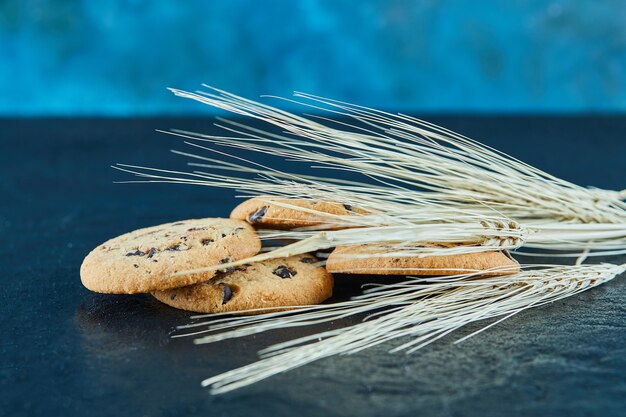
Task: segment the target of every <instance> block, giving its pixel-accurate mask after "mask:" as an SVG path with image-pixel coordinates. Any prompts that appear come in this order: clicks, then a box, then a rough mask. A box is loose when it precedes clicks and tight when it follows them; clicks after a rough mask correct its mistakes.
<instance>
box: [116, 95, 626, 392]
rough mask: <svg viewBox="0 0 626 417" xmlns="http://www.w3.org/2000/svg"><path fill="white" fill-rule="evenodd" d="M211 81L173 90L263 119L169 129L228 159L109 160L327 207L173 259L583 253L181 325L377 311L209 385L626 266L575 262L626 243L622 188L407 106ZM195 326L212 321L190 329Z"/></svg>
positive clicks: (597, 280) (296, 322) (429, 329)
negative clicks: (405, 111) (282, 97)
mask: <svg viewBox="0 0 626 417" xmlns="http://www.w3.org/2000/svg"><path fill="white" fill-rule="evenodd" d="M209 89H210V91H199V92H196V93H190V92H185V91H181V90H175V89H172V91H173V92H174V94H176V95H177V96H181V97H185V98H190V99H193V100H196V101H199V102H201V103H205V104H208V105H211V106H215V107H218V108H220V109H223V110H226V111H230V112H233V113H235V114H238V115H241V116H245V117H250V118H253V119H256V120H257V121H260V122H263V123H265V124H266V126H267V127H266V128H263V129H261V128H257V127H252V126H249V125H246V124H242V123H239V122H235V121H229V120H222V119H220V120H221V121H220V123H219V124H218V126H220V127H222V128H223V129H224V131H225V135H224V136H215V135H202V134H198V133H192V132H185V131H172V132H165V133H169V134H172V135H175V136H177V137H181V138H184V139H185V142H184V143H185V144H187V145H189V146H191V147H193V148H194V150H195V151H198V150H200V151H203V152H210V153H213V154H216V155H218V156H219V157H220V158H221V157H226V158H231V160H223V159H219V158H213V157H210V156H203V155H200V154H196V153H190V152H180V151H174V152H175V153H178V154H180V155H182V156H185V157H188V158H192V159H193V161H194V162H191V163H190V164H189V165H190V166H192V167H194V170H192V171H189V172H186V171H173V170H163V169H156V168H148V167H140V166H133V165H125V164H118V165H117V166H115V168H117V169H120V170H122V171H126V172H129V173H132V174H134V175H137V176H138V177H140V180H138V181H127V182H166V183H177V184H189V185H201V186H211V187H222V188H230V189H235V190H238V191H240V193H241V194H242V195H243V196H262V197H261V199H262V200H264V201H266V202H268V203H271V204H276V205H282V206H283V207H285V208H290V209H294V210H300V211H305V212H308V213H309V214H312V215H314V216H316V217H317V218H320V219H323V220H324V221H323V224H321V225H318V226H315V227H309V228H301V229H295V230H290V231H264V232H262V233H261V234H262V237H263V238H264V239H265V240H267V241H272V240H276V241H280V240H285V239H295V240H296V242H295V243H293V244H289V245H286V246H280V247H278V248H276V249H273V250H271V251H269V252H262V253H260V254H259V255H257V256H254V257H252V258H248V259H244V260H241V261H237V262H232V263H229V264H220V265H219V266H208V267H206V268H201V269H197V270H192V271H181V272H179V273H178V274H188V273H194V272H201V271H208V270H214V269H222V268H227V267H232V266H237V265H240V264H243V263H248V262H254V261H262V260H265V259H270V258H276V257H286V256H291V255H295V254H300V253H305V252H314V251H317V250H320V249H327V248H331V247H335V246H338V245H349V244H372V245H382V246H384V248H385V249H384V251H381V253H380V254H377V255H376V256H417V257H424V256H433V255H454V254H462V253H472V252H482V251H491V250H515V249H518V248H520V247H522V246H523V247H524V248H527V249H530V250H531V251H532V250H540V251H546V250H547V251H558V253H557V254H555V256H577V257H578V260H577V265H575V266H569V267H563V266H552V267H548V268H544V269H540V270H526V271H523V272H520V273H517V274H515V275H509V276H506V277H494V278H480V279H479V278H478V277H477V276H476V274H467V273H465V274H462V275H457V276H455V277H443V278H433V279H409V280H408V281H406V282H404V283H401V284H388V285H382V286H379V287H375V288H372V289H370V290H368V291H367V292H366V293H364V294H363V295H361V296H359V297H356V298H354V299H352V300H350V301H346V302H343V303H336V304H333V305H322V306H307V307H302V308H299V309H298V310H297V311H296V312H295V313H294V312H291V311H287V312H274V313H266V314H263V315H261V316H255V317H243V318H234V319H232V318H222V319H218V320H212V321H210V322H209V323H200V324H194V325H190V326H186V328H188V329H189V330H190V333H188V334H190V335H191V334H194V335H197V334H203V333H206V332H209V333H211V334H208V335H206V336H203V337H201V338H200V339H198V340H197V341H196V342H197V343H209V342H214V341H218V340H223V339H226V338H232V337H241V336H245V335H249V334H254V333H258V332H262V331H266V330H270V329H274V328H282V327H292V326H306V325H311V324H318V323H324V322H328V321H331V320H336V319H340V318H342V317H346V316H351V315H354V314H361V313H368V314H369V316H368V320H366V321H364V322H363V323H359V324H357V325H354V326H349V327H345V328H342V329H336V330H332V331H328V332H323V333H320V334H315V335H310V336H307V337H304V338H300V339H296V340H292V341H288V342H285V343H282V344H278V345H274V346H271V347H269V348H267V349H265V350H264V351H262V352H261V354H262V359H261V360H260V361H258V362H256V363H253V364H251V365H248V366H245V367H242V368H239V369H235V370H232V371H230V372H226V373H224V374H221V375H218V376H215V377H213V378H209V379H207V380H205V381H204V382H203V385H205V386H211V390H212V392H214V393H222V392H227V391H230V390H233V389H236V388H239V387H242V386H246V385H248V384H251V383H253V382H256V381H259V380H262V379H264V378H267V377H269V376H272V375H275V374H277V373H280V372H284V371H287V370H289V369H293V368H295V367H298V366H302V365H304V364H306V363H309V362H312V361H314V360H317V359H321V358H324V357H327V356H331V355H335V354H350V353H354V352H358V351H360V350H362V349H366V348H368V347H371V346H374V345H377V344H379V343H383V342H386V341H390V340H393V339H397V338H400V337H405V336H409V337H412V339H411V340H410V341H408V342H405V343H403V344H401V345H399V346H397V347H396V348H394V349H393V351H399V350H406V351H408V352H412V351H414V350H416V349H419V348H420V347H423V346H425V345H427V344H428V343H431V342H432V341H434V340H437V339H438V338H441V337H443V336H445V335H446V334H449V333H450V332H452V331H454V330H456V329H458V328H460V327H462V326H464V325H465V324H468V323H471V322H474V321H478V320H483V319H488V318H496V317H499V318H500V319H499V320H498V321H496V322H494V323H492V324H490V325H489V326H491V325H493V324H495V323H498V322H499V321H501V320H503V319H505V318H507V317H510V316H512V315H514V314H516V313H518V312H520V311H523V310H525V309H527V308H531V307H535V306H539V305H543V304H546V303H548V302H552V301H555V300H558V299H561V298H565V297H569V296H571V295H574V294H577V293H578V292H581V291H584V290H586V289H588V288H591V287H594V286H596V285H599V284H601V283H603V282H606V281H608V280H610V279H613V278H614V277H615V276H616V275H618V274H620V273H622V272H624V269H625V266H624V265H621V266H618V265H610V264H602V265H578V264H580V263H582V261H583V260H584V259H585V258H586V257H587V256H592V255H615V254H621V253H626V203H624V202H623V201H622V200H624V198H626V190H624V191H620V192H617V191H609V190H600V189H595V188H584V187H580V186H577V185H575V184H572V183H570V182H567V181H564V180H562V179H559V178H556V177H554V176H552V175H549V174H547V173H544V172H543V171H540V170H538V169H536V168H534V167H531V166H529V165H527V164H525V163H523V162H521V161H519V160H516V159H514V158H512V157H510V156H508V155H506V154H503V153H501V152H499V151H497V150H494V149H491V148H489V147H486V146H484V145H481V144H479V143H478V142H475V141H473V140H471V139H469V138H466V137H464V136H461V135H459V134H456V133H454V132H451V131H449V130H447V129H444V128H441V127H438V126H435V125H433V124H430V123H428V122H424V121H421V120H418V119H415V118H411V117H409V116H405V115H402V114H398V115H392V114H389V113H385V112H381V111H378V110H374V109H369V108H365V107H361V106H356V105H352V104H347V103H342V102H339V101H335V100H330V99H324V98H320V97H316V96H312V95H307V94H302V93H296V94H295V97H296V99H297V100H298V101H296V100H290V101H293V102H297V103H299V104H302V105H304V106H307V107H309V108H312V109H314V110H316V111H319V110H323V111H327V112H329V113H330V114H331V115H332V116H334V117H337V116H340V117H343V118H344V119H341V120H336V119H335V120H332V119H330V118H327V117H325V116H319V115H317V116H310V117H303V116H299V115H295V114H291V113H288V112H286V111H283V110H280V109H277V108H274V107H271V106H268V105H265V104H262V103H257V102H254V101H251V100H247V99H245V98H242V97H238V96H235V95H233V94H230V93H227V92H224V91H221V90H217V89H212V88H210V87H209ZM346 120H349V122H348V121H346ZM188 139H190V140H191V141H190V140H188ZM215 146H218V147H226V148H235V149H245V150H253V151H256V152H260V153H266V154H270V155H274V156H278V157H282V158H284V159H286V160H293V161H298V162H304V163H308V164H311V168H323V169H325V170H326V172H325V173H326V174H327V173H328V171H330V172H332V171H333V170H345V171H351V172H355V173H358V174H361V175H362V176H364V177H365V178H366V179H367V181H354V180H343V179H337V178H333V176H332V175H309V174H307V175H298V174H294V173H288V172H282V171H280V170H276V169H274V168H271V167H269V166H264V165H262V164H259V163H256V162H254V161H250V160H247V159H244V158H241V157H237V156H233V155H231V154H229V152H226V151H223V150H219V149H216V148H215ZM206 169H208V170H210V171H206ZM278 198H280V200H277V199H278ZM285 198H286V199H285ZM298 198H309V199H315V200H319V201H333V202H338V203H343V204H349V205H351V206H353V207H355V208H359V209H361V210H360V211H359V213H361V211H362V213H361V214H357V215H350V216H341V215H333V214H329V213H323V212H319V211H315V210H311V209H307V208H302V207H298V206H296V205H293V204H289V199H298ZM342 228H343V230H336V229H342ZM368 256H371V254H368ZM397 272H398V273H401V272H402V270H401V269H400V270H398V271H397ZM459 272H467V271H459ZM483 272H484V271H483ZM499 272H507V271H499ZM509 272H510V271H509ZM211 318H212V319H213V316H211ZM202 326H208V327H207V328H206V329H200V330H198V329H197V328H198V327H202ZM489 326H487V327H489ZM215 331H218V332H219V333H213V332H215ZM473 334H474V333H473ZM473 334H472V335H473ZM469 336H471V335H468V336H466V337H469ZM466 337H465V338H466ZM465 338H463V339H465ZM318 339H320V340H319V341H318Z"/></svg>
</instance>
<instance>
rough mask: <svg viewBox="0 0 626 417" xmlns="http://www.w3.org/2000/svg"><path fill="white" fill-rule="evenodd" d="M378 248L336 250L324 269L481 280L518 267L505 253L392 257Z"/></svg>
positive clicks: (509, 271) (340, 271)
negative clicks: (478, 277) (477, 274)
mask: <svg viewBox="0 0 626 417" xmlns="http://www.w3.org/2000/svg"><path fill="white" fill-rule="evenodd" d="M391 251H392V250H391V249H389V248H385V247H383V246H377V245H349V246H339V247H337V248H335V250H334V251H333V252H332V253H331V254H330V256H329V257H328V260H327V262H326V269H327V270H328V271H330V272H332V273H344V274H372V275H424V276H437V275H461V274H468V273H474V272H481V271H487V270H489V271H487V272H484V273H482V274H481V275H484V276H499V275H511V274H515V273H517V272H519V271H520V267H519V264H518V263H517V262H516V261H515V260H514V259H513V258H511V257H510V255H508V254H507V253H504V252H476V253H467V254H460V255H446V256H428V257H421V258H420V257H417V256H404V257H402V256H394V255H393V254H391V253H390V252H391Z"/></svg>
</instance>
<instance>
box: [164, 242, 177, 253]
mask: <svg viewBox="0 0 626 417" xmlns="http://www.w3.org/2000/svg"><path fill="white" fill-rule="evenodd" d="M165 250H171V251H176V250H180V243H176V244H174V245H171V246H168V247H167V248H166V249H165Z"/></svg>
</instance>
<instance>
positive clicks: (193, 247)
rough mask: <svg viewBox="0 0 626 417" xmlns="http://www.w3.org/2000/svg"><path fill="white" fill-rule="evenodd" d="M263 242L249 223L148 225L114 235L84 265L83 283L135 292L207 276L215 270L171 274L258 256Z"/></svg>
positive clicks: (209, 221) (213, 220)
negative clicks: (178, 274) (177, 274)
mask: <svg viewBox="0 0 626 417" xmlns="http://www.w3.org/2000/svg"><path fill="white" fill-rule="evenodd" d="M260 248H261V241H260V240H259V237H258V236H257V234H256V232H255V231H254V229H253V228H252V227H251V226H250V225H249V224H248V223H246V222H244V221H240V220H232V219H220V218H207V219H194V220H184V221H179V222H174V223H166V224H161V225H159V226H153V227H147V228H145V229H139V230H135V231H133V232H130V233H126V234H124V235H121V236H118V237H115V238H113V239H110V240H108V241H106V242H104V243H103V244H101V245H99V246H98V247H97V248H95V249H94V250H93V251H91V252H90V253H89V254H88V255H87V257H86V258H85V260H84V261H83V264H82V265H81V268H80V277H81V281H82V282H83V285H84V286H85V287H87V288H88V289H90V290H92V291H96V292H103V293H113V294H134V293H142V292H152V291H158V290H165V289H169V288H176V287H182V286H185V285H191V284H195V283H197V282H201V281H205V280H207V279H209V278H211V277H212V276H213V275H215V273H216V272H215V271H208V272H202V273H195V274H186V275H180V276H171V275H172V274H174V273H176V272H180V271H185V270H191V269H198V268H203V267H207V266H212V265H218V264H220V263H226V262H230V261H233V260H239V259H244V258H247V257H250V256H254V255H256V254H257V253H258V252H259V250H260Z"/></svg>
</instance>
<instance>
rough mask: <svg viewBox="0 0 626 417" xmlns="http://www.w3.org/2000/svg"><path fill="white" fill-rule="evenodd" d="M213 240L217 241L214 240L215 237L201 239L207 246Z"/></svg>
mask: <svg viewBox="0 0 626 417" xmlns="http://www.w3.org/2000/svg"><path fill="white" fill-rule="evenodd" d="M213 242H215V241H214V240H213V239H209V238H206V239H202V240H201V241H200V243H202V244H203V245H204V246H206V245H208V244H211V243H213Z"/></svg>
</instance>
